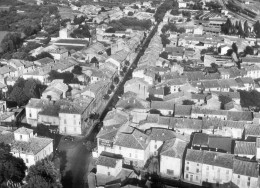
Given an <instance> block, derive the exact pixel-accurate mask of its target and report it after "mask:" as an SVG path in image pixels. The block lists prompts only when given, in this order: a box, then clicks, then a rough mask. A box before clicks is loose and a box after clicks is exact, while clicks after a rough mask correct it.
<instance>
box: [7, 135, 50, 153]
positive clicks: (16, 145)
mask: <svg viewBox="0 0 260 188" xmlns="http://www.w3.org/2000/svg"><path fill="white" fill-rule="evenodd" d="M51 142H53V140H52V139H50V138H43V137H32V138H30V139H29V141H28V142H23V141H16V140H14V141H13V142H12V143H11V149H12V151H14V152H20V153H28V154H34V155H36V154H37V153H39V152H40V151H41V150H42V149H44V148H45V147H46V146H48V145H49V144H50V143H51Z"/></svg>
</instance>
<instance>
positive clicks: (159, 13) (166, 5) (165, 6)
mask: <svg viewBox="0 0 260 188" xmlns="http://www.w3.org/2000/svg"><path fill="white" fill-rule="evenodd" d="M177 7H178V3H177V1H171V0H165V1H164V2H163V3H162V4H161V5H160V6H159V7H158V8H157V9H156V12H155V14H154V18H155V21H156V22H161V21H162V20H163V17H164V15H165V13H166V12H167V11H168V10H171V9H173V8H177Z"/></svg>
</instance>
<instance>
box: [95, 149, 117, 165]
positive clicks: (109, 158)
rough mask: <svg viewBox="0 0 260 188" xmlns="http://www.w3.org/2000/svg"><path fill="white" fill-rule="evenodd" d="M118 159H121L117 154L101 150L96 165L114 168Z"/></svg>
mask: <svg viewBox="0 0 260 188" xmlns="http://www.w3.org/2000/svg"><path fill="white" fill-rule="evenodd" d="M119 160H122V158H120V157H119V156H118V155H115V154H112V153H108V152H104V151H103V152H102V153H101V154H100V156H99V157H98V159H97V162H96V165H100V166H106V167H110V168H115V167H116V165H117V163H118V161H119Z"/></svg>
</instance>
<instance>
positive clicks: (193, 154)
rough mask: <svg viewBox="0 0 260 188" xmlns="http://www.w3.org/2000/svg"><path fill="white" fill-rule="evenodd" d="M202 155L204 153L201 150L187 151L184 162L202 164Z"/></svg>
mask: <svg viewBox="0 0 260 188" xmlns="http://www.w3.org/2000/svg"><path fill="white" fill-rule="evenodd" d="M203 153H204V151H203V150H193V149H188V150H187V154H186V158H185V160H186V161H192V162H197V163H202V160H203Z"/></svg>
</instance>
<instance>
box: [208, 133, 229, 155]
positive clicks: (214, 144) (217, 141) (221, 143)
mask: <svg viewBox="0 0 260 188" xmlns="http://www.w3.org/2000/svg"><path fill="white" fill-rule="evenodd" d="M231 145H232V139H231V138H229V137H222V136H216V135H210V136H209V141H208V146H209V148H214V149H215V148H216V149H218V150H223V151H225V152H228V153H231Z"/></svg>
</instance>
